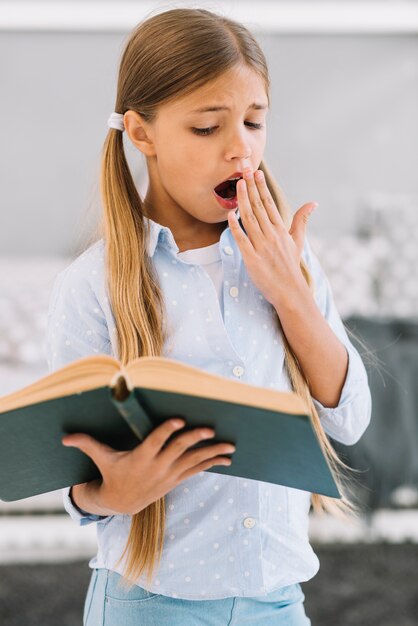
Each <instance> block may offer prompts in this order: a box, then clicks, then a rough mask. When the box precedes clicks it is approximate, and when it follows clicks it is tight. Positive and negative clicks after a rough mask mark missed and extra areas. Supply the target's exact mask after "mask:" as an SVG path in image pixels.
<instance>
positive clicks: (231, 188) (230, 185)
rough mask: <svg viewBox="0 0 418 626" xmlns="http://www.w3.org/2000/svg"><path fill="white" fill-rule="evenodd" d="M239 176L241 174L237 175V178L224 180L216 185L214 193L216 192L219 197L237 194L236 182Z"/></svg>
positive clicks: (231, 196)
mask: <svg viewBox="0 0 418 626" xmlns="http://www.w3.org/2000/svg"><path fill="white" fill-rule="evenodd" d="M241 178H242V176H238V177H237V178H229V179H228V180H224V181H223V182H222V183H220V184H219V185H218V186H217V187H215V193H217V194H218V196H220V197H221V198H235V196H236V195H237V182H238V181H239V180H240V179H241Z"/></svg>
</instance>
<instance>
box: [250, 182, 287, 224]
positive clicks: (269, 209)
mask: <svg viewBox="0 0 418 626" xmlns="http://www.w3.org/2000/svg"><path fill="white" fill-rule="evenodd" d="M254 179H255V182H256V185H257V189H258V193H259V194H260V198H261V200H262V202H263V205H264V207H265V210H266V213H267V215H268V217H269V220H270V222H271V223H272V224H274V225H275V226H280V227H282V228H285V224H284V222H283V218H282V216H281V215H280V212H279V209H278V208H277V206H276V203H275V202H274V199H273V196H272V195H271V193H270V189H269V188H268V186H267V181H266V177H265V176H264V172H263V171H262V170H257V171H256V172H254Z"/></svg>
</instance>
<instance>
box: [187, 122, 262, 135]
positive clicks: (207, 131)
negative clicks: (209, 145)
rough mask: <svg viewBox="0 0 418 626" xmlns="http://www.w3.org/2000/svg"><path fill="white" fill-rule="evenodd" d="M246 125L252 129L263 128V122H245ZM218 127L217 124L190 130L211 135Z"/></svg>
mask: <svg viewBox="0 0 418 626" xmlns="http://www.w3.org/2000/svg"><path fill="white" fill-rule="evenodd" d="M245 123H246V124H247V126H249V127H250V128H253V129H254V130H261V129H262V128H263V124H255V123H254V122H245ZM217 128H219V127H218V126H210V127H209V128H192V131H193V132H194V133H195V135H212V133H213V132H214V131H215V130H216V129H217Z"/></svg>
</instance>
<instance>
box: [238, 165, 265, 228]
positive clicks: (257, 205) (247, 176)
mask: <svg viewBox="0 0 418 626" xmlns="http://www.w3.org/2000/svg"><path fill="white" fill-rule="evenodd" d="M244 181H245V182H246V191H247V195H248V198H249V202H250V206H251V209H252V213H253V215H254V216H255V218H256V221H257V225H258V228H259V230H260V232H262V233H263V234H264V235H269V234H270V233H271V232H272V224H271V221H270V218H269V216H268V214H267V211H266V208H265V206H264V203H263V201H262V199H261V197H260V194H259V192H258V187H257V184H256V182H255V179H254V173H253V171H252V169H251V168H245V170H244ZM253 221H254V220H253Z"/></svg>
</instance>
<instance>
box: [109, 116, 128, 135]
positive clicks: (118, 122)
mask: <svg viewBox="0 0 418 626" xmlns="http://www.w3.org/2000/svg"><path fill="white" fill-rule="evenodd" d="M107 125H108V126H109V128H115V129H116V130H121V131H122V132H123V131H124V130H125V124H124V122H123V115H122V113H115V112H113V113H111V115H110V117H109V119H108V120H107Z"/></svg>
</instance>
